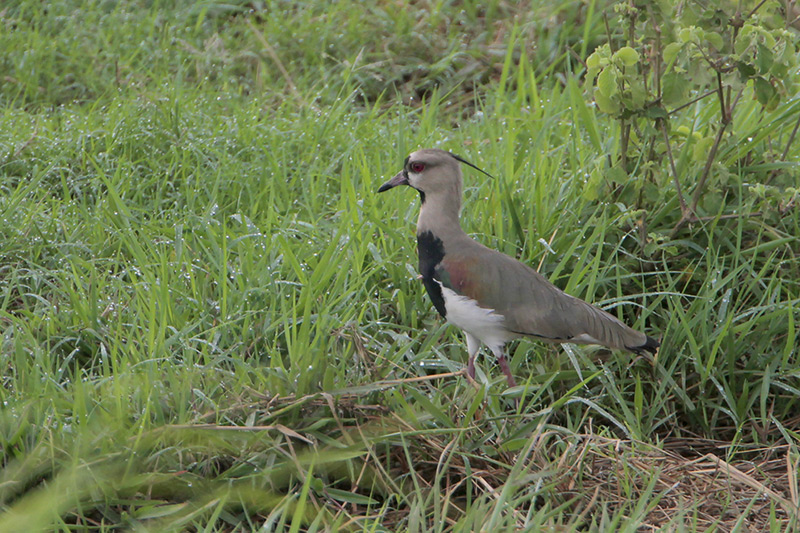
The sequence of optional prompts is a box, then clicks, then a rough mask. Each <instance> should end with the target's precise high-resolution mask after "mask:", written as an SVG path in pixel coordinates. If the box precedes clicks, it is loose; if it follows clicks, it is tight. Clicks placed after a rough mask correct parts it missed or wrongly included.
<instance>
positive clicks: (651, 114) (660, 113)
mask: <svg viewBox="0 0 800 533" xmlns="http://www.w3.org/2000/svg"><path fill="white" fill-rule="evenodd" d="M644 116H646V117H647V118H651V119H657V118H667V116H668V115H667V111H666V109H664V108H663V107H661V106H660V105H651V106H650V107H648V108H647V109H646V110H645V112H644Z"/></svg>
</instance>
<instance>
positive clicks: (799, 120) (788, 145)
mask: <svg viewBox="0 0 800 533" xmlns="http://www.w3.org/2000/svg"><path fill="white" fill-rule="evenodd" d="M798 128H800V114H798V115H797V122H795V123H794V129H792V133H791V135H789V140H788V141H787V143H786V148H785V149H784V150H783V154H782V155H781V161H786V157H787V156H788V155H789V148H791V146H792V143H794V138H795V136H796V135H797V129H798ZM777 175H778V169H777V168H776V169H775V170H773V171H772V172H770V174H769V177H768V178H767V180H766V181H765V182H764V185H769V182H771V181H772V178H774V177H775V176H777Z"/></svg>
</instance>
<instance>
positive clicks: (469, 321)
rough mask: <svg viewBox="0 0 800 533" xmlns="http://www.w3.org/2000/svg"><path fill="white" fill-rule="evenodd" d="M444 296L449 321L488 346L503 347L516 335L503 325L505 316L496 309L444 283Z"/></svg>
mask: <svg viewBox="0 0 800 533" xmlns="http://www.w3.org/2000/svg"><path fill="white" fill-rule="evenodd" d="M440 285H441V284H440ZM442 296H443V297H444V307H445V309H446V310H447V316H446V318H447V321H448V322H450V323H451V324H453V325H454V326H458V327H459V328H461V329H463V330H464V331H466V332H467V333H470V334H471V335H473V336H474V337H476V338H477V339H478V340H480V341H481V342H482V343H484V344H485V345H487V346H488V347H490V348H494V347H502V346H503V345H504V344H505V343H507V342H508V341H510V340H511V339H513V338H514V337H516V335H515V334H514V333H512V332H510V331H508V330H507V329H506V328H505V327H504V326H503V321H504V320H505V317H503V315H501V314H499V313H496V312H495V311H494V309H487V308H485V307H481V306H480V305H478V302H476V301H475V300H473V299H472V298H469V297H467V296H463V295H461V294H457V293H455V292H454V291H453V290H451V289H448V288H447V287H445V286H444V285H442Z"/></svg>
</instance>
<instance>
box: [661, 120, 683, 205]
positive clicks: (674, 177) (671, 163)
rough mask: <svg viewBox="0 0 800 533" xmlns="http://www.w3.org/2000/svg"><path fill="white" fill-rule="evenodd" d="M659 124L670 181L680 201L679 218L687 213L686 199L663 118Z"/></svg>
mask: <svg viewBox="0 0 800 533" xmlns="http://www.w3.org/2000/svg"><path fill="white" fill-rule="evenodd" d="M658 122H659V125H660V126H661V133H663V134H664V145H665V146H666V147H667V159H669V166H670V169H671V170H672V181H673V182H674V183H675V190H676V191H677V193H678V201H679V202H680V203H681V218H685V217H686V215H687V211H688V207H687V206H686V200H684V198H683V191H682V190H681V182H680V181H679V180H678V170H677V169H676V168H675V159H673V157H672V147H671V146H670V143H669V133H668V132H667V123H666V121H665V120H664V119H660V120H659V121H658Z"/></svg>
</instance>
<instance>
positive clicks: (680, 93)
mask: <svg viewBox="0 0 800 533" xmlns="http://www.w3.org/2000/svg"><path fill="white" fill-rule="evenodd" d="M688 91H689V83H687V81H686V76H683V75H681V74H676V73H674V72H670V73H669V74H666V75H664V78H663V79H662V80H661V98H662V99H663V100H664V103H665V104H667V105H676V104H678V103H682V102H683V100H684V99H685V98H686V94H687V93H688Z"/></svg>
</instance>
